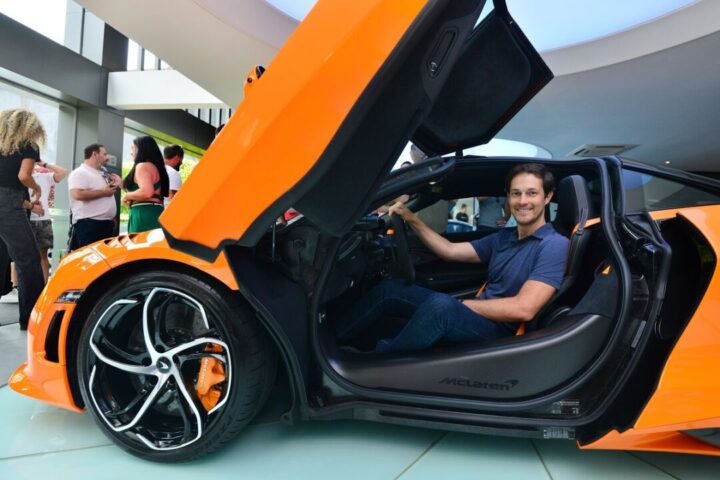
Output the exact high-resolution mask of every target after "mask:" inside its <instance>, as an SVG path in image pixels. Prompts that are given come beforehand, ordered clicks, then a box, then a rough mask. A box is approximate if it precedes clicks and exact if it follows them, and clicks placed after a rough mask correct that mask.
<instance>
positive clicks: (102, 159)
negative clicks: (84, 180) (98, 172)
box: [97, 147, 110, 167]
mask: <svg viewBox="0 0 720 480" xmlns="http://www.w3.org/2000/svg"><path fill="white" fill-rule="evenodd" d="M109 158H110V157H109V156H108V152H107V150H105V147H100V151H99V152H98V153H97V160H98V165H99V166H101V167H102V166H103V165H105V164H106V163H107V162H108V159H109Z"/></svg>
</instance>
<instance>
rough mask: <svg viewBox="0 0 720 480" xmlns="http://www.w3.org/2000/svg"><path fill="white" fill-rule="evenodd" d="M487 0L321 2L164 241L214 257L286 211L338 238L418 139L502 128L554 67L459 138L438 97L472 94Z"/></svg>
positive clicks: (437, 147)
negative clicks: (460, 68) (464, 69)
mask: <svg viewBox="0 0 720 480" xmlns="http://www.w3.org/2000/svg"><path fill="white" fill-rule="evenodd" d="M484 3H485V2H484V1H483V0H464V1H457V2H456V1H447V0H444V1H443V0H364V1H360V2H341V1H334V0H320V1H319V2H318V3H317V5H316V6H315V7H314V8H313V10H312V11H311V12H310V13H309V14H308V15H307V17H306V19H305V20H304V21H303V22H302V23H301V24H300V25H299V26H298V28H297V29H296V31H295V32H294V33H293V34H292V36H291V37H290V39H289V40H288V42H287V43H286V45H285V46H284V47H283V48H282V49H281V50H280V51H279V52H278V54H277V56H276V57H275V59H274V60H273V62H272V63H271V64H270V65H269V66H268V68H267V70H266V71H265V73H264V74H263V76H262V78H261V79H259V80H258V81H257V82H256V84H254V85H253V88H252V92H250V94H249V95H248V97H247V98H245V99H244V100H243V102H242V103H241V104H240V106H239V107H238V108H237V110H236V112H235V113H234V114H233V116H232V117H231V119H230V120H229V121H228V123H227V125H226V126H225V128H224V129H223V130H222V132H221V134H220V135H219V136H218V137H217V138H216V139H215V141H214V143H213V144H212V145H211V146H210V148H209V149H208V150H207V152H206V154H205V155H204V156H203V158H202V159H201V161H200V163H199V164H198V165H197V167H196V168H195V170H194V171H193V173H192V175H191V176H190V177H189V178H188V180H187V181H186V183H185V185H183V188H182V189H181V190H180V191H179V192H178V193H177V195H176V196H175V197H174V199H173V202H172V203H171V204H170V206H169V208H168V209H167V210H166V211H165V213H164V214H163V215H162V216H161V217H160V223H161V225H162V227H163V230H164V232H165V235H166V238H167V239H168V243H169V244H170V245H171V246H172V247H173V248H176V249H178V250H181V251H184V252H187V253H190V254H193V255H196V256H199V257H201V258H204V259H206V260H211V259H213V258H215V257H216V256H217V254H218V253H219V252H220V251H221V249H222V248H223V246H225V245H227V244H240V245H243V246H252V245H255V244H256V243H257V242H258V241H259V239H260V238H262V236H263V235H264V234H265V233H266V232H267V231H268V229H269V227H270V226H271V225H273V224H274V222H275V220H276V219H277V218H278V217H279V216H280V215H282V213H283V212H284V211H285V210H287V209H288V208H290V207H293V208H295V209H297V210H298V211H299V212H301V213H302V214H304V215H305V216H306V217H307V218H308V219H310V220H311V221H313V222H314V223H315V224H316V225H318V226H319V227H320V228H322V229H323V230H324V231H325V232H327V233H330V234H332V235H341V234H342V233H344V232H346V231H347V230H349V228H351V227H352V224H353V223H354V222H355V220H356V219H357V218H358V217H359V216H360V215H362V214H363V213H364V210H365V209H366V208H367V207H368V205H369V203H370V202H371V200H372V197H373V194H374V192H375V191H376V190H377V189H378V188H379V186H380V185H381V184H382V180H383V179H384V178H385V176H386V175H387V173H388V172H389V171H390V169H391V168H392V166H393V164H394V163H395V160H396V159H397V158H398V156H399V154H400V153H401V151H402V149H403V148H404V146H405V145H406V144H407V142H408V141H409V140H410V138H411V137H413V135H416V137H417V140H416V143H419V144H420V145H421V146H422V147H423V148H425V149H426V151H430V152H431V153H442V151H451V150H453V149H455V148H457V147H458V143H468V142H478V141H479V140H480V139H482V138H485V137H487V136H488V134H491V135H492V134H494V133H495V131H497V129H499V127H498V125H500V126H502V125H503V124H504V123H505V122H506V121H507V120H508V119H509V118H511V117H512V115H511V114H510V115H509V114H508V113H509V112H510V113H514V111H515V110H517V108H518V105H519V103H518V102H517V101H515V100H516V98H518V97H519V96H520V97H523V99H524V100H523V101H522V102H521V103H524V102H525V101H527V99H529V97H531V96H532V94H533V93H534V92H535V91H537V90H539V88H540V86H541V85H544V84H545V83H547V81H549V79H550V78H551V77H552V75H551V74H550V73H549V70H547V72H545V75H544V76H542V78H541V79H538V78H535V77H533V76H532V75H531V74H529V73H528V72H530V73H532V71H534V70H533V69H532V68H527V66H525V67H523V68H520V69H519V70H518V74H519V76H520V78H521V80H522V82H523V86H522V87H521V88H520V89H519V90H518V91H517V92H512V93H511V96H512V99H511V100H510V101H508V102H507V105H505V106H502V108H495V109H493V110H492V112H491V113H490V116H491V117H492V119H490V120H488V118H487V116H484V117H483V116H482V115H479V117H483V118H484V120H483V122H484V123H483V124H482V126H481V127H480V128H481V130H482V131H475V130H474V131H473V132H470V134H468V135H465V136H464V137H462V138H460V139H458V138H453V134H448V133H447V132H448V129H447V127H448V126H449V127H450V130H449V131H453V132H454V131H455V128H454V123H457V124H458V127H459V123H461V122H457V121H455V122H454V123H453V121H452V119H450V118H448V108H440V107H438V104H437V102H436V100H438V98H440V100H441V101H440V103H441V104H443V103H447V102H448V101H449V100H455V97H454V96H453V95H449V94H448V93H447V92H445V93H444V94H443V92H442V90H443V87H444V85H445V83H446V82H447V81H448V79H451V80H453V81H454V83H453V86H454V88H455V89H456V90H455V93H457V94H463V95H464V97H467V98H469V97H468V95H467V93H469V92H470V89H473V88H475V83H473V82H465V84H462V83H461V82H458V79H459V78H462V77H458V75H456V74H455V73H454V69H453V66H454V65H455V63H456V62H457V61H458V59H459V58H461V55H464V53H465V52H466V51H467V50H468V49H467V48H466V44H467V42H468V41H469V39H472V37H474V36H476V33H474V32H473V28H474V26H475V23H476V21H477V18H478V16H479V14H480V11H481V10H482V7H483V5H484ZM496 4H499V5H502V6H503V7H504V1H502V0H496ZM503 11H505V12H506V10H504V9H503ZM505 22H506V23H508V25H510V26H512V25H513V23H512V22H511V21H505ZM484 23H487V22H484ZM503 25H504V24H503ZM508 28H510V27H507V28H506V27H502V26H501V28H493V29H492V30H493V32H491V33H490V35H494V36H501V37H502V36H503V35H506V33H503V32H504V31H505V30H507V29H508ZM478 30H479V29H475V32H477V31H478ZM495 30H497V31H499V32H500V33H497V32H495ZM519 35H520V36H522V33H520V34H519ZM522 38H524V37H522ZM513 41H514V42H515V43H517V41H516V40H513ZM476 43H477V42H476ZM488 43H490V42H488ZM230 48H232V47H230ZM530 50H532V48H531V47H530ZM533 52H534V50H533ZM535 55H536V56H537V54H535ZM485 56H489V57H492V58H495V57H497V56H498V55H485ZM500 56H501V57H503V58H504V56H502V55H500ZM537 58H538V59H539V56H537ZM465 60H467V61H470V60H472V58H465ZM480 60H482V61H490V60H488V59H485V58H483V57H480ZM540 62H541V61H540ZM525 63H527V62H525ZM523 65H524V64H523ZM541 67H544V68H545V69H547V67H545V66H544V64H542V65H541ZM513 68H514V67H513ZM535 70H537V69H535ZM513 71H514V70H513ZM500 83H503V82H500ZM528 83H529V84H528ZM525 84H528V85H525ZM463 87H465V89H466V90H468V91H467V92H464V91H463ZM238 88H242V86H241V85H238ZM528 91H529V92H530V94H528V93H527V92H528ZM486 93H488V94H492V93H493V92H486ZM506 97H507V96H506ZM467 98H465V102H466V103H467V101H468V100H467ZM443 99H445V100H443ZM441 106H442V105H441ZM493 119H497V121H494V120H493ZM423 122H425V123H423ZM443 128H445V131H443ZM463 140H465V142H463Z"/></svg>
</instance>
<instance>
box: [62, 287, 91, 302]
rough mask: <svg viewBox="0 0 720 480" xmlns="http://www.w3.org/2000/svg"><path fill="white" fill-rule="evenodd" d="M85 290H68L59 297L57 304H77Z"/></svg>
mask: <svg viewBox="0 0 720 480" xmlns="http://www.w3.org/2000/svg"><path fill="white" fill-rule="evenodd" d="M84 291H85V290H66V291H64V292H63V293H62V295H60V297H58V299H57V302H56V303H77V301H78V300H80V297H82V294H83V292H84Z"/></svg>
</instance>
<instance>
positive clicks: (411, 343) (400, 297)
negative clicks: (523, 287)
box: [335, 280, 514, 353]
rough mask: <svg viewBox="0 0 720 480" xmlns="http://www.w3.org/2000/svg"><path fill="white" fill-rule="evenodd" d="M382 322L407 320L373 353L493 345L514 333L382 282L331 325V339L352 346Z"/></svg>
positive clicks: (420, 292)
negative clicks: (436, 346) (490, 342)
mask: <svg viewBox="0 0 720 480" xmlns="http://www.w3.org/2000/svg"><path fill="white" fill-rule="evenodd" d="M386 316H399V317H405V318H409V320H408V322H407V323H406V324H405V326H404V327H403V329H402V330H401V331H400V333H399V334H398V335H397V336H396V337H394V338H386V339H382V340H380V341H379V342H377V345H376V347H375V351H376V352H378V353H384V352H403V351H412V350H423V349H426V348H428V347H431V346H432V345H434V344H436V343H437V342H439V341H440V340H445V341H449V342H452V343H465V342H478V341H487V340H494V339H496V338H500V337H507V336H510V335H512V330H513V328H514V326H511V325H503V324H500V323H496V322H493V321H492V320H489V319H487V318H485V317H483V316H482V315H478V314H477V313H475V312H473V311H472V310H470V309H469V308H468V307H466V306H465V305H463V304H462V303H460V301H459V300H456V299H455V298H453V297H452V296H450V295H448V294H445V293H438V292H434V291H432V290H428V289H427V288H423V287H418V286H417V285H407V284H405V283H402V282H399V281H396V280H384V281H382V282H381V283H380V284H379V285H377V286H376V287H375V288H373V289H372V290H370V291H369V292H368V293H367V294H366V295H365V296H364V297H363V298H362V299H361V300H360V301H359V302H357V303H356V304H355V305H353V306H352V307H351V308H350V310H348V311H347V312H346V313H345V315H344V316H343V317H342V318H340V320H339V321H338V323H337V324H336V325H335V333H336V335H337V339H338V340H339V341H340V342H341V343H344V342H347V341H349V340H352V339H354V338H356V337H357V336H358V335H360V334H362V333H363V332H364V331H365V330H367V329H368V328H369V327H371V326H372V325H374V324H376V323H378V322H381V321H382V320H383V319H384V318H385V317H386Z"/></svg>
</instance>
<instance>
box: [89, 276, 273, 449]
mask: <svg viewBox="0 0 720 480" xmlns="http://www.w3.org/2000/svg"><path fill="white" fill-rule="evenodd" d="M145 312H147V318H146V316H145ZM148 342H150V343H149V345H150V347H148ZM77 352H78V353H77V369H78V378H79V383H80V390H81V393H82V397H83V400H84V401H85V406H86V408H87V409H88V410H89V411H90V412H91V414H92V415H93V417H94V419H95V421H96V422H97V423H98V425H99V426H100V427H101V429H102V430H103V432H104V433H105V434H106V435H107V436H108V437H109V438H110V439H112V440H113V442H115V443H116V444H118V445H119V446H121V447H122V448H124V449H125V450H127V451H129V452H130V453H132V454H134V455H137V456H139V457H142V458H145V459H148V460H153V461H160V462H182V461H188V460H192V459H196V458H198V457H201V456H203V455H206V454H208V453H210V452H212V451H214V450H216V449H218V448H220V447H221V446H222V445H224V444H225V443H226V442H228V441H229V440H231V439H232V438H233V437H235V436H236V435H237V433H238V432H239V431H240V430H242V428H243V427H244V426H245V425H247V424H248V423H249V422H250V421H251V420H252V418H253V417H254V416H255V415H256V414H257V413H258V412H259V411H260V409H261V408H262V406H263V403H264V402H265V400H266V399H267V394H268V392H269V390H270V388H271V387H272V382H274V380H275V370H276V368H277V358H276V357H277V353H276V351H275V347H274V346H273V345H272V344H271V341H270V339H269V338H268V335H267V333H266V332H265V330H264V329H263V328H262V327H261V326H260V325H259V324H258V321H257V320H256V318H255V315H254V312H253V311H252V310H250V309H249V307H247V306H246V305H245V304H244V303H243V302H242V301H241V299H240V297H239V295H238V294H237V293H234V292H230V291H229V290H227V289H225V288H224V287H219V286H215V285H213V284H211V283H208V282H205V281H203V280H201V279H198V278H195V277H193V276H191V275H187V274H184V273H178V272H172V271H166V272H162V271H150V272H145V273H141V274H136V275H130V276H127V277H125V278H121V279H118V281H117V284H116V285H115V286H114V287H113V288H111V289H109V290H108V291H107V293H105V294H104V295H103V296H102V297H100V298H99V299H98V300H97V302H96V304H95V306H94V308H93V309H92V311H91V312H90V314H89V315H88V319H87V322H86V323H85V325H84V326H83V329H82V332H81V333H80V337H79V345H78V351H77ZM208 372H210V374H208ZM212 373H215V374H216V378H215V379H214V381H213V376H212ZM208 379H210V380H208ZM203 385H204V386H206V387H207V388H208V390H204V389H203V388H202V387H203ZM208 385H209V387H208ZM201 391H202V394H201ZM213 395H214V397H213ZM203 401H205V402H206V403H205V404H203ZM213 402H215V403H213Z"/></svg>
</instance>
